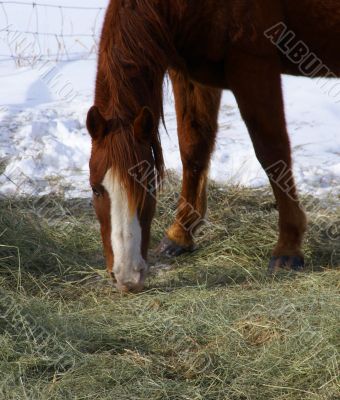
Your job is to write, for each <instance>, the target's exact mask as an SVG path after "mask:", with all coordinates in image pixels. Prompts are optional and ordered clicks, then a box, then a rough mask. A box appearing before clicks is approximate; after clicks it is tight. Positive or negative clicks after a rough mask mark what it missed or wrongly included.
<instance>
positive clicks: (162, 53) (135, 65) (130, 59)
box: [95, 0, 173, 208]
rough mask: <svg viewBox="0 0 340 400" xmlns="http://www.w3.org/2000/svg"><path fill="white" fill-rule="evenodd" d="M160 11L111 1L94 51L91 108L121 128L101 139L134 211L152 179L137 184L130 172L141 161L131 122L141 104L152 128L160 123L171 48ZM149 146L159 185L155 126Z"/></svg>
mask: <svg viewBox="0 0 340 400" xmlns="http://www.w3.org/2000/svg"><path fill="white" fill-rule="evenodd" d="M159 8H160V7H159V5H158V6H157V5H156V3H155V2H154V1H152V0H111V2H110V4H109V7H108V10H107V13H106V17H105V21H104V26H103V31H102V36H101V41H100V48H99V62H98V73H97V81H96V98H95V104H96V105H97V106H98V107H99V109H100V111H101V112H102V114H103V115H104V117H105V118H106V119H113V120H115V121H116V123H117V124H118V125H119V126H120V129H119V130H117V132H113V133H111V134H110V135H108V137H106V138H105V139H104V140H105V143H104V146H105V148H106V149H107V152H108V154H107V163H111V164H110V165H108V167H110V166H112V165H113V166H114V168H115V171H117V174H118V175H119V178H120V180H121V182H122V184H123V185H124V186H125V188H126V190H127V193H128V198H129V201H130V205H131V206H132V207H133V208H135V207H137V205H139V204H140V203H141V202H142V201H143V199H144V198H145V195H146V193H145V188H147V187H148V186H149V182H147V181H146V180H148V179H150V178H148V176H149V177H151V175H152V174H146V175H145V173H144V175H143V172H141V176H140V179H143V184H141V183H138V182H137V181H138V177H136V176H132V175H131V174H130V173H129V169H130V168H131V166H136V165H138V164H140V163H141V162H142V161H143V154H141V153H142V152H141V150H140V149H139V148H140V146H135V144H136V143H135V138H134V134H133V122H134V120H135V118H136V117H137V116H138V114H139V113H140V111H141V109H142V108H143V107H145V106H147V107H149V108H150V109H151V110H152V112H153V113H154V114H155V115H154V117H155V121H156V122H157V124H158V121H159V120H160V118H162V119H163V121H164V117H163V101H162V100H163V99H162V97H163V92H162V91H163V79H164V74H165V71H166V69H167V67H168V56H169V53H170V52H171V51H173V45H172V43H171V38H170V35H169V30H168V29H167V26H166V24H165V21H164V20H163V18H162V16H161V15H160V10H159ZM151 145H152V150H153V155H154V159H155V167H156V180H157V182H159V181H160V180H161V179H162V177H163V173H164V160H163V155H162V148H161V144H160V136H159V130H158V126H155V133H154V135H153V139H152V143H151ZM153 185H154V182H153ZM131 203H132V204H131Z"/></svg>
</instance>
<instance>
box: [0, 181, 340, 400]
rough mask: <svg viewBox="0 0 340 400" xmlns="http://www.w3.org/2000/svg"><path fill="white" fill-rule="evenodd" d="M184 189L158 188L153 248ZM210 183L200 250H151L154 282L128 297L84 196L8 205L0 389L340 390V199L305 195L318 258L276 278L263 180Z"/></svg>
mask: <svg viewBox="0 0 340 400" xmlns="http://www.w3.org/2000/svg"><path fill="white" fill-rule="evenodd" d="M177 191H178V185H177V183H176V182H175V183H171V184H169V185H168V187H167V188H166V189H165V191H164V193H163V195H162V199H161V202H160V206H159V211H158V216H157V218H156V220H155V223H154V230H153V239H152V243H153V245H155V244H156V243H157V242H158V241H159V240H160V238H161V237H162V234H163V232H164V229H165V227H166V226H167V225H168V224H169V222H170V221H171V220H172V218H173V211H174V208H175V203H176V202H175V199H176V192H177ZM209 193H210V194H209V204H210V216H209V219H210V224H209V226H207V227H205V228H204V229H203V230H202V232H201V235H200V239H199V244H200V248H199V250H198V251H197V252H196V253H194V254H192V255H190V256H183V257H180V258H178V259H176V260H171V261H169V260H164V259H163V260H159V259H157V258H156V257H155V256H154V255H152V254H151V264H152V268H151V274H150V278H149V280H148V282H147V290H146V291H145V292H144V293H142V294H140V295H128V296H123V295H120V294H119V293H117V292H116V291H115V289H114V288H113V287H112V285H111V283H110V281H109V280H108V279H107V278H106V274H105V272H104V270H103V268H102V265H103V259H102V256H101V244H100V239H99V234H98V226H97V223H96V221H95V218H94V215H93V212H92V210H91V207H90V205H89V204H88V203H87V202H86V201H74V202H72V203H70V202H65V201H61V200H58V199H47V200H46V199H40V200H39V202H37V201H36V200H33V199H30V200H29V199H26V200H21V201H18V200H13V201H11V200H4V201H2V202H1V208H0V226H1V229H0V245H1V247H0V288H1V289H0V294H1V297H0V349H1V351H0V382H1V384H0V398H4V399H34V400H39V399H117V400H123V399H143V400H144V399H148V400H158V399H183V400H184V399H189V400H198V399H204V400H217V399H233V400H236V399H237V400H241V399H242V400H246V399H251V400H257V399H259V400H263V399H279V400H286V399H334V400H335V399H338V398H339V389H340V380H339V358H338V352H339V345H340V335H339V330H340V326H339V314H340V313H339V308H340V307H339V306H340V302H339V299H340V298H339V276H340V275H339V270H338V267H339V266H340V240H339V237H338V238H335V236H336V235H335V231H336V227H339V226H338V225H336V224H337V221H339V220H340V209H339V207H338V206H336V204H331V203H330V201H329V202H328V204H330V205H331V206H329V207H328V208H327V209H326V208H325V203H319V202H318V201H317V200H315V199H310V198H309V199H305V202H306V203H308V209H309V214H310V215H311V216H312V217H313V221H314V222H312V223H311V225H310V230H309V232H308V236H307V240H306V244H305V252H306V255H307V262H308V264H309V265H310V268H309V269H308V270H307V271H306V273H303V274H298V275H295V274H292V275H282V276H279V277H277V278H275V279H272V278H270V277H268V276H267V274H266V266H267V261H268V257H269V255H270V250H271V248H272V247H273V244H274V243H275V238H276V221H277V212H276V210H275V207H274V204H273V200H272V197H271V196H270V195H269V194H268V192H267V190H266V189H261V190H248V189H244V188H237V187H223V188H221V187H217V186H215V185H212V186H211V188H210V191H209ZM42 206H43V207H42ZM42 209H43V210H44V212H43V213H42V212H41V210H42ZM321 217H322V218H321ZM330 227H331V229H330ZM328 231H329V232H331V233H332V235H333V240H331V239H330V238H329V234H327V232H328Z"/></svg>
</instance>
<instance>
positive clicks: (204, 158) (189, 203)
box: [158, 72, 221, 256]
mask: <svg viewBox="0 0 340 400" xmlns="http://www.w3.org/2000/svg"><path fill="white" fill-rule="evenodd" d="M170 77H171V80H172V84H173V89H174V95H175V104H176V114H177V124H178V138H179V147H180V152H181V159H182V164H183V183H182V192H181V195H180V199H179V202H178V207H177V215H176V219H175V222H174V223H173V225H172V226H171V227H170V228H169V229H168V230H167V232H166V236H165V238H164V239H163V240H162V242H161V244H160V246H159V248H158V251H159V252H160V253H163V254H165V255H168V256H178V255H180V254H182V253H184V252H190V251H193V250H194V248H195V245H194V234H195V232H196V230H197V229H198V227H199V226H200V225H201V224H202V223H203V222H204V218H205V214H206V209H207V199H206V197H207V196H206V186H207V175H208V170H209V163H210V158H211V154H212V152H213V149H214V144H215V138H216V132H217V124H218V110H219V106H220V101H221V91H220V90H216V89H211V88H206V87H203V86H200V85H197V84H195V83H192V82H190V81H188V80H186V79H185V78H184V77H183V76H182V75H181V74H179V73H174V72H172V73H170Z"/></svg>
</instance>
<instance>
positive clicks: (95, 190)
mask: <svg viewBox="0 0 340 400" xmlns="http://www.w3.org/2000/svg"><path fill="white" fill-rule="evenodd" d="M92 192H93V194H94V195H95V196H96V197H100V195H101V193H100V191H99V190H98V189H97V188H95V187H93V188H92Z"/></svg>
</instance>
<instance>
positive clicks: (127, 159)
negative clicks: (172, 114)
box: [104, 127, 164, 212]
mask: <svg viewBox="0 0 340 400" xmlns="http://www.w3.org/2000/svg"><path fill="white" fill-rule="evenodd" d="M154 137H155V139H154V143H151V146H152V154H153V159H154V160H150V161H154V162H153V163H152V164H151V163H149V162H147V160H145V149H144V151H143V146H141V145H140V144H139V143H138V142H137V141H136V139H135V137H134V134H133V128H132V127H130V128H128V127H125V128H124V130H123V131H118V132H117V133H115V132H112V133H111V134H109V135H108V136H107V137H106V138H105V139H104V141H105V143H104V148H105V151H106V156H105V158H106V163H105V165H106V169H107V170H108V169H110V168H112V171H113V174H112V176H114V177H115V178H118V180H119V182H120V184H121V186H122V188H123V189H124V190H125V192H126V195H127V198H128V202H129V207H130V210H131V212H135V211H136V209H137V208H139V209H141V208H143V204H144V201H145V199H146V196H147V194H148V191H149V194H152V195H154V194H155V192H156V190H157V189H158V188H159V187H160V185H161V181H162V179H163V175H164V160H163V154H162V148H161V144H160V139H159V133H158V132H157V133H156V135H154ZM151 191H152V193H151Z"/></svg>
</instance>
